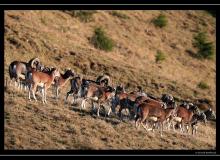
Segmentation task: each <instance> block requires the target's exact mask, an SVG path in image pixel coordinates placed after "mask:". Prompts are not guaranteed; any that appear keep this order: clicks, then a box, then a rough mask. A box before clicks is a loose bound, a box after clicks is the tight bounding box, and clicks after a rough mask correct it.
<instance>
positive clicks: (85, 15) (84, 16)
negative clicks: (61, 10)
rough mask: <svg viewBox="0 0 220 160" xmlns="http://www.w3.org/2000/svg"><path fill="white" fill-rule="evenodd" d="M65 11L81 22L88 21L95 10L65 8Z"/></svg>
mask: <svg viewBox="0 0 220 160" xmlns="http://www.w3.org/2000/svg"><path fill="white" fill-rule="evenodd" d="M65 12H66V13H69V14H70V15H71V16H73V17H77V18H79V19H80V21H82V22H90V21H91V20H92V18H93V17H92V16H93V14H94V13H96V11H93V10H65Z"/></svg>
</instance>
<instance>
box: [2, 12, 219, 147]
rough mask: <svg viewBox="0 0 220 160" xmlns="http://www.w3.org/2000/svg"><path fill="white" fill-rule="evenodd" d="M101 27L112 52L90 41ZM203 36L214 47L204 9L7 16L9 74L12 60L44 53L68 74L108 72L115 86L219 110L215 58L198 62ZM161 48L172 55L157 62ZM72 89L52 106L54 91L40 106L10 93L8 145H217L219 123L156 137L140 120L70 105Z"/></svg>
mask: <svg viewBox="0 0 220 160" xmlns="http://www.w3.org/2000/svg"><path fill="white" fill-rule="evenodd" d="M160 14H163V15H165V17H166V19H167V25H166V26H165V27H162V28H160V27H156V26H155V25H154V23H153V20H154V19H155V18H156V17H157V16H159V15H160ZM86 16H87V17H86ZM97 27H101V28H102V29H103V30H104V31H105V33H106V34H107V36H108V37H110V38H111V39H112V40H113V42H114V45H115V47H114V48H113V49H112V51H104V50H101V49H98V48H96V47H95V46H94V45H93V43H91V38H92V37H93V34H94V30H95V28H97ZM199 32H206V34H207V39H208V40H209V41H211V42H214V50H215V41H216V21H215V18H214V17H212V16H211V15H210V14H208V13H207V12H205V11H150V10H149V11H95V12H92V13H89V14H88V15H85V14H81V13H80V12H74V13H73V12H68V11H65V12H64V11H5V37H4V39H5V42H4V45H5V53H4V62H5V68H4V69H5V73H4V75H5V78H6V77H9V75H8V65H9V64H10V63H11V62H12V61H13V60H22V61H28V60H29V59H30V58H32V57H36V56H37V57H39V58H40V59H41V61H42V63H43V64H45V65H47V66H57V67H58V68H59V69H60V70H61V71H63V70H64V69H65V68H69V67H71V68H72V69H74V70H75V72H77V73H79V74H82V75H84V77H87V78H90V79H95V78H96V77H97V76H98V75H100V74H101V73H103V72H108V73H110V75H111V77H112V79H113V83H114V84H120V83H123V84H125V85H127V86H129V88H128V90H134V89H136V86H137V85H141V86H143V88H144V90H145V91H146V92H148V93H151V94H153V95H155V96H158V97H160V96H161V94H162V93H170V94H172V95H174V96H175V97H177V98H179V99H188V100H191V101H195V100H197V99H208V100H209V101H210V104H211V105H212V107H213V108H214V109H215V108H216V99H215V97H216V63H215V56H214V58H212V59H198V58H195V56H194V55H195V53H197V51H198V50H197V49H196V48H195V47H194V46H193V41H194V36H195V35H197V34H198V33H199ZM158 51H159V52H162V53H163V55H164V57H165V58H164V60H161V61H158V62H156V56H157V55H158ZM201 84H203V85H202V86H207V87H201ZM204 84H205V85H204ZM68 85H69V84H68ZM68 89H69V86H66V87H65V88H64V90H63V91H62V94H61V98H60V101H59V102H53V99H52V94H49V95H48V96H49V98H48V101H49V104H48V105H46V106H44V105H43V106H42V105H41V102H28V101H27V93H21V92H20V91H18V90H16V89H14V88H13V87H9V88H6V90H5V107H4V108H5V148H6V149H22V148H25V149H47V148H48V147H49V148H50V149H57V148H59V149H68V148H71V149H87V148H89V149H99V148H104V149H108V148H114V149H122V148H123V149H124V148H125V149H127V148H129V149H184V148H185V149H207V148H208V149H213V148H215V140H216V139H215V124H214V123H210V124H209V125H208V126H201V127H200V131H199V137H196V138H193V137H190V136H186V135H181V134H179V133H173V132H168V131H167V133H165V134H166V135H165V136H164V137H163V138H158V137H159V136H158V135H159V133H157V132H156V133H155V134H153V133H151V132H150V133H146V132H145V131H144V130H140V131H136V129H135V127H134V124H133V123H128V122H127V123H125V122H121V123H119V121H118V120H117V119H116V118H108V119H107V120H103V119H98V118H96V117H92V116H91V115H90V111H89V110H88V112H85V113H81V112H80V111H79V110H78V109H77V107H76V108H74V109H73V107H72V106H70V105H67V106H65V105H64V101H63V98H64V95H65V93H66V91H67V90H68ZM82 126H83V127H82ZM125 137H126V138H125ZM143 137H144V141H143V139H142V138H143ZM162 141H163V143H161V142H162ZM152 142H154V143H152Z"/></svg>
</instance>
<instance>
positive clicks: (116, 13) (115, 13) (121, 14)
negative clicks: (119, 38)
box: [110, 11, 129, 19]
mask: <svg viewBox="0 0 220 160" xmlns="http://www.w3.org/2000/svg"><path fill="white" fill-rule="evenodd" d="M110 14H111V15H113V16H115V17H118V18H122V19H129V17H128V16H127V15H126V14H123V13H120V12H118V11H112V12H110Z"/></svg>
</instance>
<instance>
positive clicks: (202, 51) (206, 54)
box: [193, 32, 214, 59]
mask: <svg viewBox="0 0 220 160" xmlns="http://www.w3.org/2000/svg"><path fill="white" fill-rule="evenodd" d="M193 45H194V46H195V47H196V48H198V52H197V58H204V59H211V58H212V57H213V55H214V46H213V43H212V42H208V41H207V36H206V34H205V33H204V32H200V33H198V34H197V35H196V36H195V37H194V42H193Z"/></svg>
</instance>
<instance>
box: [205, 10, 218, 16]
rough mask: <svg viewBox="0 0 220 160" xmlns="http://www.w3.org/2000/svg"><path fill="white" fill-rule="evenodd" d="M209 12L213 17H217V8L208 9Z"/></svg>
mask: <svg viewBox="0 0 220 160" xmlns="http://www.w3.org/2000/svg"><path fill="white" fill-rule="evenodd" d="M206 12H208V13H209V14H211V15H212V16H213V17H216V10H206Z"/></svg>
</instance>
